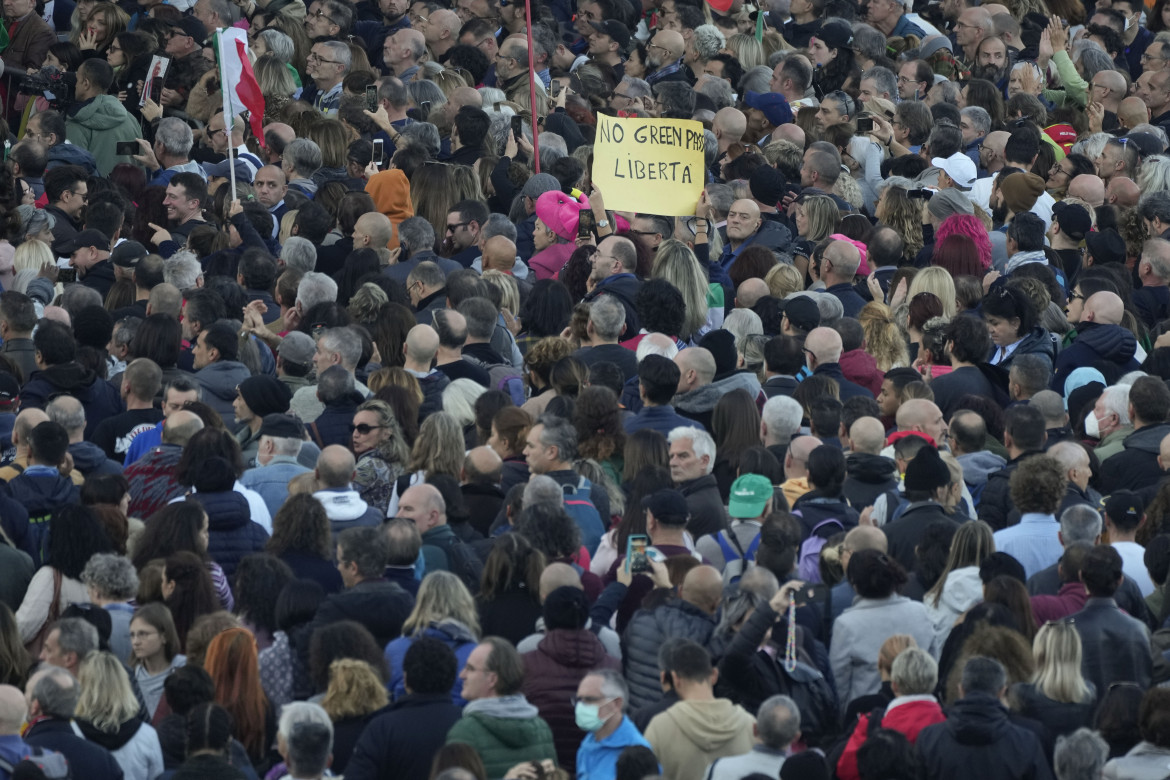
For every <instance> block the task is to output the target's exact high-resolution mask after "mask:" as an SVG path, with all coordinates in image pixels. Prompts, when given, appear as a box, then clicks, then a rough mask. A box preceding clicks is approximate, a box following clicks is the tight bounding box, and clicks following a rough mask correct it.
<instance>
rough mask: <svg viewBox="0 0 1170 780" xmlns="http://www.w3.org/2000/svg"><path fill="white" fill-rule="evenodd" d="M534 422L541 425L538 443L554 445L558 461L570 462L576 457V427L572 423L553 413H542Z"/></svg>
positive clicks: (548, 445) (547, 445)
mask: <svg viewBox="0 0 1170 780" xmlns="http://www.w3.org/2000/svg"><path fill="white" fill-rule="evenodd" d="M536 424H537V425H540V426H542V429H541V432H540V443H541V444H543V445H544V446H546V447H556V448H557V458H558V459H559V460H560V461H562V462H563V463H572V462H573V461H575V460H576V459H577V429H576V428H574V427H573V424H572V423H570V422H569V421H568V420H566V419H565V418H563V417H557V416H556V415H555V414H542V415H541V416H540V417H538V418H537V419H536Z"/></svg>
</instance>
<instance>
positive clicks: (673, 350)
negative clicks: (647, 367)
mask: <svg viewBox="0 0 1170 780" xmlns="http://www.w3.org/2000/svg"><path fill="white" fill-rule="evenodd" d="M647 355H659V356H661V357H664V358H666V359H667V360H674V358H675V356H676V355H678V344H676V343H675V342H674V341H673V340H672V341H671V342H670V345H669V346H667V347H660V346H658V345H657V344H655V343H654V342H653V341H651V340H650V339H642V340H641V341H639V342H638V348H637V349H636V350H634V357H635V358H637V360H638V362H639V363H641V362H642V359H643V358H645V357H646V356H647Z"/></svg>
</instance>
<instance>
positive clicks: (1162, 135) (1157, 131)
mask: <svg viewBox="0 0 1170 780" xmlns="http://www.w3.org/2000/svg"><path fill="white" fill-rule="evenodd" d="M1129 132H1131V133H1149V134H1150V135H1152V136H1154V137H1155V138H1157V139H1158V140H1159V141H1161V142H1162V148H1163V149H1165V148H1166V146H1167V145H1170V136H1168V135H1167V134H1166V128H1164V127H1162V126H1161V125H1151V124H1150V123H1149V122H1143V123H1142V124H1140V125H1134V126H1133V129H1132V130H1130V131H1129ZM1143 165H1144V163H1143Z"/></svg>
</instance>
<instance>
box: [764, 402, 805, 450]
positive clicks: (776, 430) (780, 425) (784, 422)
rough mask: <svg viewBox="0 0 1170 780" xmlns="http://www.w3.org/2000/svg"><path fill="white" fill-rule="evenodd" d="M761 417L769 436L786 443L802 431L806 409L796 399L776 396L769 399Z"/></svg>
mask: <svg viewBox="0 0 1170 780" xmlns="http://www.w3.org/2000/svg"><path fill="white" fill-rule="evenodd" d="M760 416H761V418H762V419H763V421H764V425H766V426H768V434H769V436H775V437H776V439H778V440H779V441H785V442H786V441H788V440H790V439H791V438H792V437H793V436H794V435H795V434H796V432H797V431H799V430H800V423H801V420H802V418H803V417H804V409H803V408H801V406H800V402H799V401H797V400H796V399H795V398H791V397H790V396H786V395H776V396H773V397H771V398H769V399H768V401H767V403H765V404H764V410H763V412H761V414H760Z"/></svg>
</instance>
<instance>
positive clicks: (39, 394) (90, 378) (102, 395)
mask: <svg viewBox="0 0 1170 780" xmlns="http://www.w3.org/2000/svg"><path fill="white" fill-rule="evenodd" d="M234 389H235V388H234V387H233V390H234ZM58 393H66V394H68V395H71V396H73V397H74V398H76V399H77V400H78V401H80V402H81V405H82V406H83V407H85V438H86V439H88V438H89V437H90V436H91V435H92V434H93V429H94V428H96V427H97V424H98V423H100V422H101V421H102V420H104V419H106V418H107V417H112V416H114V415H115V414H118V413H119V412H121V411H122V401H121V399H120V398H118V391H117V390H116V389H114V386H113V385H111V384H110V383H109V382H105V381H102V380H99V379H98V377H97V374H95V373H94V372H92V371H90V370H89V369H88V368H85V367H84V366H82V365H81V364H80V363H77V362H69V363H60V364H58V365H55V366H49V367H48V368H45V369H44V370H42V371H37V372H35V373H34V374H33V375H32V376H31V377H30V378H29V379H28V381H27V382H26V383H25V385H24V387H23V388H22V389H21V393H20V401H21V408H23V409H30V408H36V409H41V408H44V406H45V405H46V404H48V403H49V397H50V396H53V395H57V394H58ZM229 406H230V402H229Z"/></svg>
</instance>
